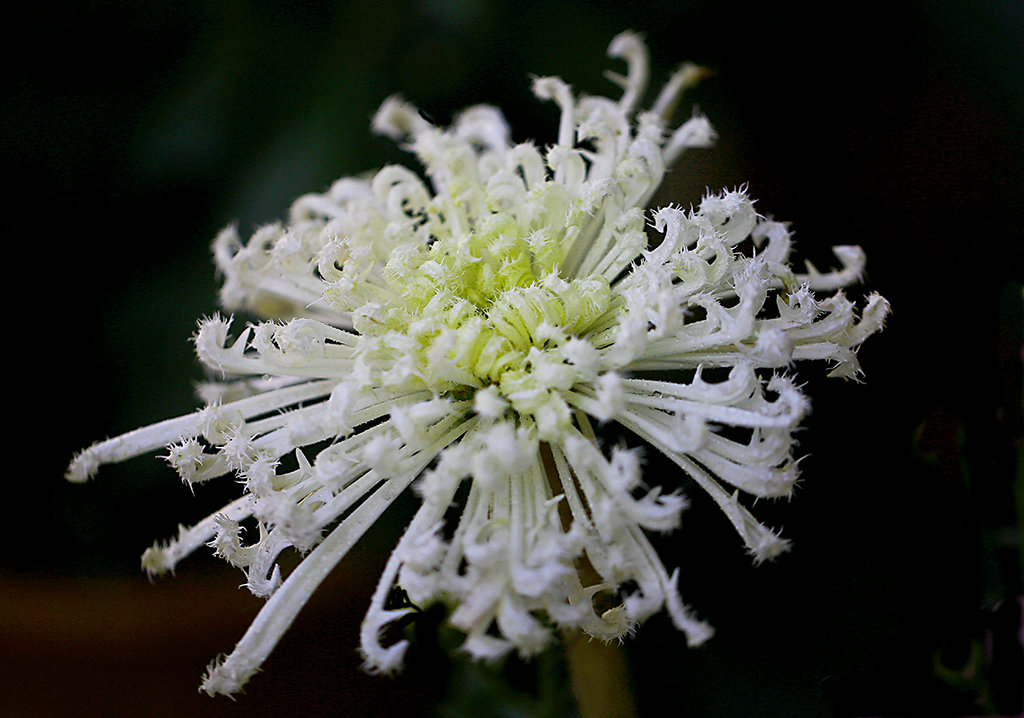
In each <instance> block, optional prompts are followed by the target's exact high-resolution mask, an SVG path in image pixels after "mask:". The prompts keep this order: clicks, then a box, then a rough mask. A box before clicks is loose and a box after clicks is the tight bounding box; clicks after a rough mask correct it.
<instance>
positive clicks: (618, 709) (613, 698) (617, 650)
mask: <svg viewBox="0 0 1024 718" xmlns="http://www.w3.org/2000/svg"><path fill="white" fill-rule="evenodd" d="M562 642H563V644H564V646H565V658H566V663H567V664H568V667H569V680H570V682H571V683H572V690H573V693H574V694H575V696H576V703H577V706H578V708H579V714H580V718H635V717H636V715H637V712H636V703H635V701H634V698H633V689H632V686H631V685H630V679H629V668H628V666H627V664H626V656H625V655H624V653H623V651H622V646H620V645H619V644H610V643H602V642H601V641H598V640H595V639H593V638H590V637H589V636H587V635H585V634H584V633H582V632H580V631H578V630H565V631H563V632H562Z"/></svg>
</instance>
